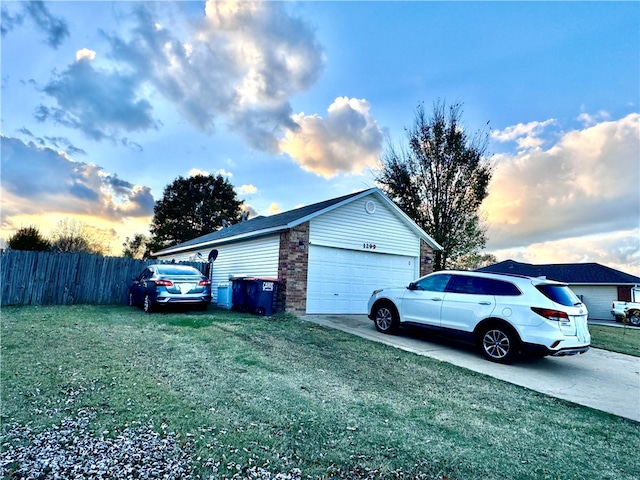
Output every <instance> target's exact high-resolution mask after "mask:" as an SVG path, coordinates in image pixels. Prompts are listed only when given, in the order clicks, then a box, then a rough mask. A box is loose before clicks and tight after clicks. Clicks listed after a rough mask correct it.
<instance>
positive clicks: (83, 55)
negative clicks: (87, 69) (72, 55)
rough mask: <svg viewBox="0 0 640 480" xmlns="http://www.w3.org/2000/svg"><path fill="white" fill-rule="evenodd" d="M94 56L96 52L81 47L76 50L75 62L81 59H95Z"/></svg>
mask: <svg viewBox="0 0 640 480" xmlns="http://www.w3.org/2000/svg"><path fill="white" fill-rule="evenodd" d="M95 58H96V52H95V51H94V50H89V49H88V48H81V49H80V50H78V51H77V52H76V62H79V61H82V60H87V61H91V60H95Z"/></svg>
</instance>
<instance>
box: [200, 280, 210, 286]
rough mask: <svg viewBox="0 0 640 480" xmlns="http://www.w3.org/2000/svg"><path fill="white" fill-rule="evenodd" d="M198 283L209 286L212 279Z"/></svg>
mask: <svg viewBox="0 0 640 480" xmlns="http://www.w3.org/2000/svg"><path fill="white" fill-rule="evenodd" d="M198 285H200V286H201V287H207V286H209V285H211V281H210V280H200V282H198Z"/></svg>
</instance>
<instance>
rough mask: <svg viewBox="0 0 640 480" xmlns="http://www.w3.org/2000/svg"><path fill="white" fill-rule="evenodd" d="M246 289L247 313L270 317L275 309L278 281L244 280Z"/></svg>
mask: <svg viewBox="0 0 640 480" xmlns="http://www.w3.org/2000/svg"><path fill="white" fill-rule="evenodd" d="M244 283H245V285H246V287H247V289H246V292H247V311H248V312H251V313H253V314H254V315H266V316H268V317H270V316H271V315H273V312H274V311H275V309H276V295H277V293H278V285H279V282H278V279H277V278H271V277H251V278H245V279H244Z"/></svg>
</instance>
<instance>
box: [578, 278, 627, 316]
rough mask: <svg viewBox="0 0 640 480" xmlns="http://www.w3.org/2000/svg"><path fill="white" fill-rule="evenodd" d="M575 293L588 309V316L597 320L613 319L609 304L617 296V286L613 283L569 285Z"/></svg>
mask: <svg viewBox="0 0 640 480" xmlns="http://www.w3.org/2000/svg"><path fill="white" fill-rule="evenodd" d="M570 287H571V290H573V291H574V292H575V294H576V295H579V296H581V298H582V301H583V302H584V304H585V305H586V306H587V310H589V318H592V319H599V320H613V317H612V316H611V304H612V303H613V302H614V301H615V300H616V299H617V298H618V287H616V286H613V285H603V286H598V285H570Z"/></svg>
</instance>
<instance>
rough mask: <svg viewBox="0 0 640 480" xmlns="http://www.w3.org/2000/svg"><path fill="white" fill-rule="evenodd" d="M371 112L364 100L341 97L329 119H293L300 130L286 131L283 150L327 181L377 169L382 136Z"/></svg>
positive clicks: (281, 147)
mask: <svg viewBox="0 0 640 480" xmlns="http://www.w3.org/2000/svg"><path fill="white" fill-rule="evenodd" d="M369 108H370V106H369V103H368V102H367V101H366V100H364V99H362V100H358V99H355V98H347V97H338V98H336V99H335V101H334V102H333V103H332V104H331V106H330V107H329V109H328V115H327V117H326V118H322V117H320V116H319V115H305V114H304V113H300V114H297V115H294V117H293V119H294V121H295V122H296V124H297V125H298V128H296V129H290V130H288V131H287V133H286V135H285V138H284V139H282V140H281V142H280V149H281V150H282V151H283V152H285V153H287V154H289V155H290V156H291V157H292V158H293V159H294V160H295V161H296V162H298V163H299V164H300V166H301V167H302V168H303V169H305V170H308V171H310V172H313V173H315V174H317V175H321V176H323V177H325V178H331V177H334V176H335V175H337V174H338V173H340V172H344V173H355V174H359V173H361V172H362V171H363V170H364V169H365V168H367V167H372V166H374V165H376V164H377V162H378V159H379V156H380V153H381V151H382V140H383V132H382V130H381V129H380V127H379V126H378V123H377V122H376V121H375V120H374V119H373V117H372V116H371V115H370V114H369Z"/></svg>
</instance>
